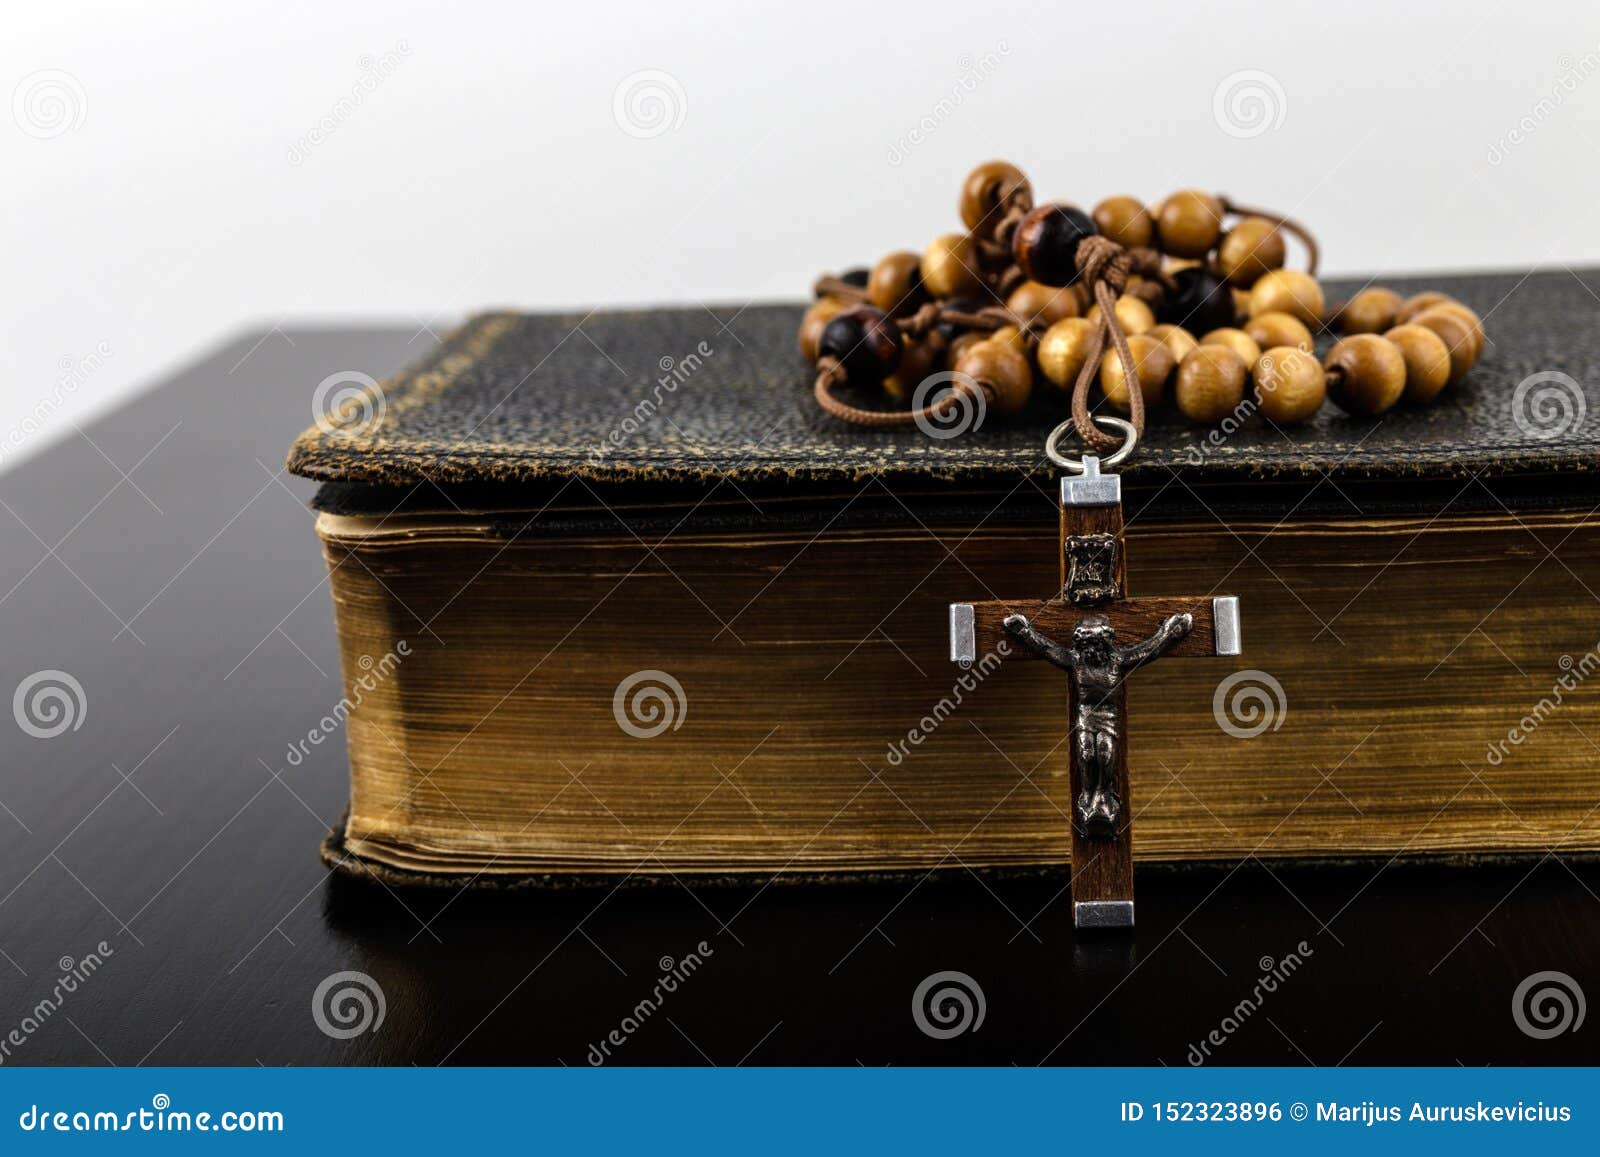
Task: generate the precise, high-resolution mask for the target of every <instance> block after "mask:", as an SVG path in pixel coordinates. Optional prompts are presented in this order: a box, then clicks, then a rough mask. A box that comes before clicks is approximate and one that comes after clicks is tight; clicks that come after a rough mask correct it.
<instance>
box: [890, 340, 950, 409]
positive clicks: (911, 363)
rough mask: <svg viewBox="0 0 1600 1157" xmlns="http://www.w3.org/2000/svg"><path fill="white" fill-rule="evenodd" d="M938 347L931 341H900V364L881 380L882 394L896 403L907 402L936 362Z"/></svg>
mask: <svg viewBox="0 0 1600 1157" xmlns="http://www.w3.org/2000/svg"><path fill="white" fill-rule="evenodd" d="M938 348H939V347H938V346H937V345H936V344H935V343H934V342H931V341H902V342H901V343H900V364H899V365H897V366H895V369H894V373H892V374H890V375H889V376H888V377H886V378H884V379H883V392H884V393H886V394H888V395H889V396H890V397H891V398H893V399H894V400H895V401H897V402H909V401H910V400H911V398H912V395H913V394H915V393H916V390H917V387H918V386H920V385H921V384H922V382H923V380H924V379H925V378H927V376H928V375H929V374H931V373H933V370H934V365H935V363H937V362H938V360H939V356H938Z"/></svg>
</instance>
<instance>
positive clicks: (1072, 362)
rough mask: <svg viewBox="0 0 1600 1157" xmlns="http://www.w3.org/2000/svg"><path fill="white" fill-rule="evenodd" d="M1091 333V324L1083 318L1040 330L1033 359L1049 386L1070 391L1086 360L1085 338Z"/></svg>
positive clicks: (1087, 346) (1087, 341) (1088, 337)
mask: <svg viewBox="0 0 1600 1157" xmlns="http://www.w3.org/2000/svg"><path fill="white" fill-rule="evenodd" d="M1093 333H1094V324H1093V323H1092V322H1090V321H1089V319H1088V318H1085V317H1068V318H1063V319H1062V320H1060V321H1058V322H1056V323H1055V324H1054V325H1052V326H1051V327H1050V328H1049V329H1047V330H1045V331H1044V336H1043V337H1041V338H1040V339H1039V349H1038V351H1037V353H1036V354H1035V355H1034V356H1035V357H1036V358H1037V359H1038V362H1039V372H1040V373H1041V374H1043V375H1044V376H1045V379H1046V380H1047V381H1049V382H1050V384H1051V385H1053V386H1058V387H1060V388H1061V389H1063V390H1070V389H1072V385H1073V383H1074V382H1076V381H1077V380H1078V375H1079V374H1080V373H1082V372H1083V363H1084V362H1085V361H1086V360H1087V359H1088V356H1089V339H1090V337H1091V335H1093Z"/></svg>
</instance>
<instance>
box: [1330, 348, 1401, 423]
mask: <svg viewBox="0 0 1600 1157" xmlns="http://www.w3.org/2000/svg"><path fill="white" fill-rule="evenodd" d="M1322 366H1323V369H1325V370H1327V371H1328V394H1329V396H1330V397H1332V398H1333V401H1334V404H1335V405H1337V406H1338V407H1339V408H1340V409H1342V410H1344V411H1345V412H1347V413H1350V414H1356V415H1359V416H1361V417H1369V418H1370V417H1372V416H1374V415H1376V414H1381V413H1383V412H1384V411H1386V410H1390V409H1393V408H1394V404H1395V403H1396V402H1398V401H1399V400H1400V396H1401V395H1402V394H1404V393H1405V392H1406V359H1405V358H1404V357H1403V356H1401V353H1400V349H1399V347H1398V346H1396V345H1395V344H1394V343H1393V342H1391V341H1385V340H1384V339H1383V338H1381V337H1379V336H1378V335H1377V334H1375V333H1358V334H1354V335H1352V336H1350V337H1347V338H1342V339H1341V340H1340V341H1339V342H1338V344H1336V345H1335V346H1334V347H1333V348H1332V349H1331V350H1329V351H1328V356H1327V357H1325V358H1324V359H1322Z"/></svg>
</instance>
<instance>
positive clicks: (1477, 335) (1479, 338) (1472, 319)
mask: <svg viewBox="0 0 1600 1157" xmlns="http://www.w3.org/2000/svg"><path fill="white" fill-rule="evenodd" d="M1428 308H1429V310H1430V311H1432V310H1441V309H1442V310H1443V311H1444V312H1446V313H1453V314H1455V315H1456V316H1457V317H1459V318H1461V320H1462V321H1464V322H1466V323H1467V325H1469V326H1470V327H1471V328H1472V360H1473V361H1474V362H1476V361H1477V360H1478V358H1479V357H1480V356H1482V354H1483V343H1484V342H1485V341H1486V340H1487V339H1486V338H1485V337H1484V333H1483V319H1482V318H1480V317H1479V316H1478V315H1477V314H1476V313H1474V312H1473V311H1472V310H1470V309H1468V308H1467V307H1466V306H1464V305H1462V304H1461V303H1460V302H1459V301H1456V300H1455V299H1454V298H1452V299H1451V300H1449V301H1441V302H1440V303H1439V304H1438V305H1433V306H1429V307H1428Z"/></svg>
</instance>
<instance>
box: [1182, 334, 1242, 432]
mask: <svg viewBox="0 0 1600 1157" xmlns="http://www.w3.org/2000/svg"><path fill="white" fill-rule="evenodd" d="M1249 376H1250V370H1249V364H1248V363H1246V362H1245V360H1244V359H1243V358H1241V357H1240V356H1239V355H1238V354H1236V353H1234V351H1233V350H1231V349H1229V348H1228V347H1227V346H1225V345H1199V346H1196V347H1195V348H1194V349H1193V350H1191V351H1190V352H1189V356H1188V357H1186V358H1184V359H1183V361H1181V362H1179V363H1178V378H1177V385H1176V387H1175V389H1174V391H1173V392H1174V394H1175V395H1176V397H1177V401H1178V409H1179V410H1181V411H1183V415H1184V417H1186V418H1188V419H1189V420H1190V421H1191V422H1220V421H1222V419H1224V418H1226V417H1227V416H1228V415H1229V414H1231V413H1233V412H1234V410H1236V409H1238V407H1239V403H1240V402H1242V401H1244V387H1245V381H1246V380H1247V379H1248V378H1249Z"/></svg>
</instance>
